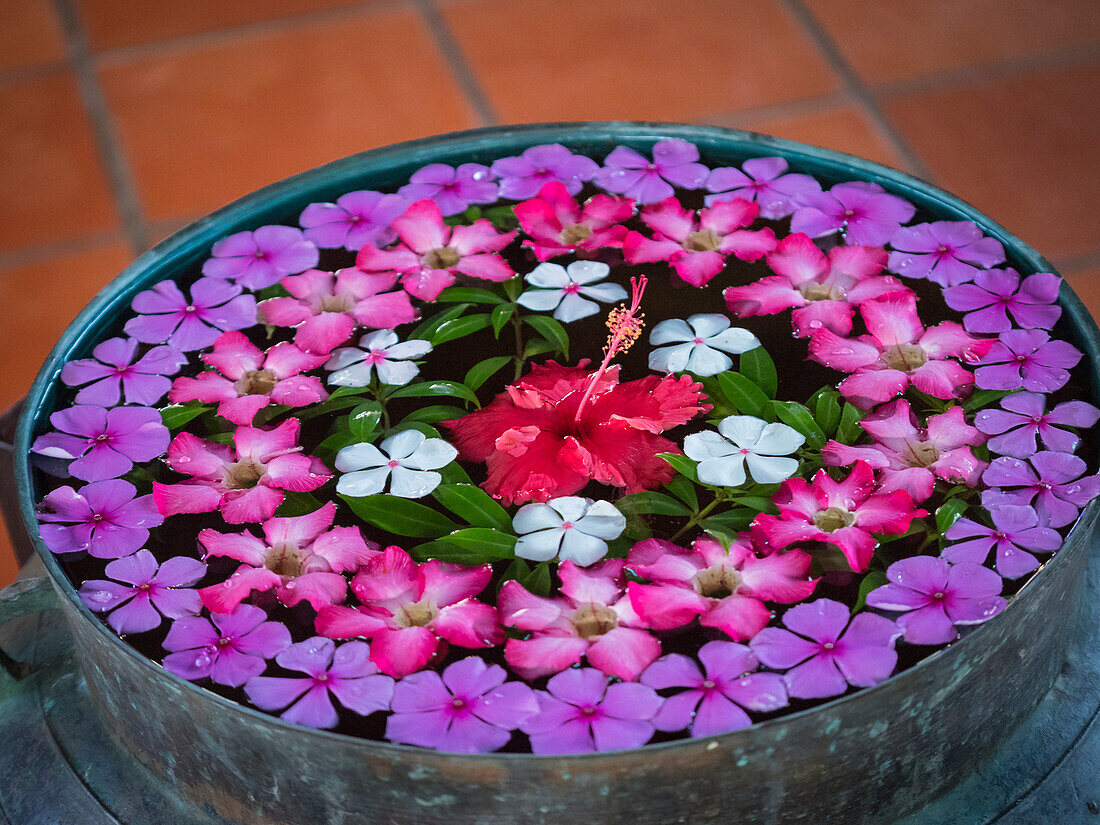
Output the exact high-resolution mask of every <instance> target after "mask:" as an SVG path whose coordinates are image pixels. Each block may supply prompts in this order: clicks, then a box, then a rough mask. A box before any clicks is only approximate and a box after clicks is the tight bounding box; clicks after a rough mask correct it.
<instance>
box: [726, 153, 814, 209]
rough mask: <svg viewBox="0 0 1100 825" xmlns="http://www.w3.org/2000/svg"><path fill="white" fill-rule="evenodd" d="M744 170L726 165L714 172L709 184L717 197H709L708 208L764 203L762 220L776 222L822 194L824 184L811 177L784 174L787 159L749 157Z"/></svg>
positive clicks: (742, 165) (761, 206) (761, 207)
mask: <svg viewBox="0 0 1100 825" xmlns="http://www.w3.org/2000/svg"><path fill="white" fill-rule="evenodd" d="M741 169H744V170H745V171H744V172H742V171H741ZM741 169H736V168H734V167H729V166H723V167H721V168H719V169H712V170H711V171H710V174H709V175H708V176H707V184H706V185H707V191H708V192H711V193H713V194H710V195H707V197H706V200H705V203H706V205H707V206H713V205H714V204H715V203H717V202H718V201H728V200H732V199H733V198H744V199H745V200H747V201H756V203H758V204H760V217H762V218H767V219H768V220H773V221H774V220H779V219H780V218H785V217H787V216H788V215H789V214H791V212H793V211H794V210H795V209H796V208H797V205H798V200H799V198H801V197H802V196H803V195H806V194H808V193H810V192H820V191H821V184H820V183H818V182H817V181H816V180H814V179H813V178H812V177H810V176H809V175H797V174H784V173H785V172H786V171H787V161H785V160H783V158H749V159H748V160H746V161H745V162H744V163H742V164H741Z"/></svg>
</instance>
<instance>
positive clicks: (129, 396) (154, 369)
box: [61, 338, 187, 407]
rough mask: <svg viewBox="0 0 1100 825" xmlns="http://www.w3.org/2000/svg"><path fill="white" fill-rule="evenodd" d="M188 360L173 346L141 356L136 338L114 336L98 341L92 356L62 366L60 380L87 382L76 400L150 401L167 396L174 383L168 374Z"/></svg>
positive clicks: (109, 404) (104, 403)
mask: <svg viewBox="0 0 1100 825" xmlns="http://www.w3.org/2000/svg"><path fill="white" fill-rule="evenodd" d="M135 359H136V360H135ZM186 362H187V359H185V358H184V357H183V356H182V355H181V354H180V353H179V352H177V351H176V350H174V349H172V348H171V347H153V348H152V349H150V350H149V351H148V352H146V353H144V354H143V355H141V357H138V342H137V341H135V340H134V339H133V338H111V339H109V340H107V341H103V342H102V343H100V344H97V345H96V348H95V349H93V350H92V357H91V358H82V359H80V360H78V361H70V362H68V363H67V364H66V365H65V366H63V367H62V368H61V380H62V382H63V383H65V384H67V385H68V386H70V387H80V386H81V385H82V384H83V385H84V386H83V387H82V388H81V390H80V392H78V393H77V394H76V399H75V401H76V403H77V404H96V405H98V406H101V407H113V406H115V405H116V404H118V403H119V401H120V400H121V399H122V398H125V399H126V403H127V404H142V405H149V404H155V403H157V402H158V401H160V399H161V398H163V397H164V394H165V393H166V392H168V388H169V387H171V386H172V379H170V378H168V377H167V376H169V375H175V374H176V373H177V372H179V368H180V367H181V366H182V365H183V364H185V363H186Z"/></svg>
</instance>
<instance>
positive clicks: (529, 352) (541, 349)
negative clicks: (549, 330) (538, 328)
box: [523, 338, 557, 358]
mask: <svg viewBox="0 0 1100 825" xmlns="http://www.w3.org/2000/svg"><path fill="white" fill-rule="evenodd" d="M556 349H557V347H555V346H554V345H553V344H552V343H550V342H549V341H547V340H546V339H545V338H532V339H531V340H530V341H528V342H527V345H526V346H524V348H523V357H524V358H530V357H531V356H533V355H542V354H543V353H545V352H553V351H554V350H556Z"/></svg>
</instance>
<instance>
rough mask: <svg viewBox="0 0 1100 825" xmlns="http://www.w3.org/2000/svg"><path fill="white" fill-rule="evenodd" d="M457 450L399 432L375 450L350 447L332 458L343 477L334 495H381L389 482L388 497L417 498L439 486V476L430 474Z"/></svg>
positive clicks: (414, 432) (435, 440)
mask: <svg viewBox="0 0 1100 825" xmlns="http://www.w3.org/2000/svg"><path fill="white" fill-rule="evenodd" d="M457 455H458V450H456V449H455V448H454V447H452V446H451V445H450V444H448V443H447V442H446V441H444V440H443V439H442V438H425V436H424V433H422V432H420V431H419V430H402V431H401V432H399V433H397V434H396V435H391V436H390V437H389V438H387V439H386V440H385V441H383V442H382V443H381V444H380V445H379V446H378V447H375V446H374V445H373V444H352V445H351V446H349V447H344V449H342V450H341V451H340V452H338V453H337V454H336V469H337V470H339V471H340V472H342V473H344V475H342V476H340V480H339V481H338V482H336V492H338V493H342V494H344V495H345V496H353V497H357V498H358V497H360V496H373V495H374V494H375V493H381V492H382V490H383V488H385V486H386V479H387V478H388V479H390V495H392V496H399V497H401V498H420V497H422V496H426V495H427V494H428V493H430V492H431V491H432V490H434V489H435V488H436V487H438V486H439V482H440V481H442V480H443V476H441V475H440V474H439V473H436V472H432V471H433V470H438V469H439V468H440V467H445V466H446V465H448V464H450V463H451V462H452V461H454V459H455V456H457Z"/></svg>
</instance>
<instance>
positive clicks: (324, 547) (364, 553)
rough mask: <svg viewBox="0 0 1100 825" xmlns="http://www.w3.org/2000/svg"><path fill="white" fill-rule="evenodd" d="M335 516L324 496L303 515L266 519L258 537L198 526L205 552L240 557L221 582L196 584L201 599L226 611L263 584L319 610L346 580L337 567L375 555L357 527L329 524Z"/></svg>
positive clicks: (354, 566)
mask: <svg viewBox="0 0 1100 825" xmlns="http://www.w3.org/2000/svg"><path fill="white" fill-rule="evenodd" d="M335 517H336V505H335V504H333V503H332V502H331V501H330V502H327V503H326V504H325V505H324V506H322V507H321V508H319V509H317V510H315V511H313V512H312V513H308V514H306V515H304V516H288V517H285V518H272V519H268V520H267V521H265V522H264V524H263V531H264V539H260V538H257V537H256V536H254V535H253V534H252V533H249V532H243V533H219V532H218V531H217V530H212V529H210V528H207V529H205V530H203V531H201V532H200V533H199V544H200V545H202V548H203V549H204V550H205V551H206V555H207V557H209V556H223V557H226V558H230V559H236V560H237V561H239V562H241V566H240V567H238V568H237V571H236V572H235V573H234V574H233V575H232V576H230V577H229V578H228V579H226V580H225V581H224V582H221V583H220V584H213V585H211V586H210V587H205V588H203V589H202V591H201V595H202V603H203V605H205V606H206V608H207V609H208V610H211V611H213V612H218V613H232V612H233V610H234V609H236V607H237V605H239V604H240V603H241V602H242V601H244V600H245V599H247V598H248V597H249V596H250V595H251V594H252V593H253V592H256V591H259V592H263V591H267V590H274V591H275V595H276V597H277V598H278V599H279V601H280V602H282V603H283V604H285V605H286V606H287V607H293V606H294V605H296V604H298V603H299V602H303V601H305V602H309V604H310V606H311V607H313V609H314V610H320V609H321V608H322V607H325V606H327V605H330V604H337V603H339V602H342V601H343V600H344V597H345V595H346V594H347V589H348V585H347V581H346V580H345V579H344V577H343V576H342V575H341V573H346V572H351V571H354V570H358V569H359V568H360V567H362V566H363V565H364V564H365V563H366V562H367V560H368V559H370V558H371V557H372V556H376V555H378V545H377V544H375V543H374V542H371V543H370V544H367V542H365V541H363V537H362V536H361V535H360V534H359V528H358V527H332V520H333V519H334V518H335ZM329 528H331V529H329Z"/></svg>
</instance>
